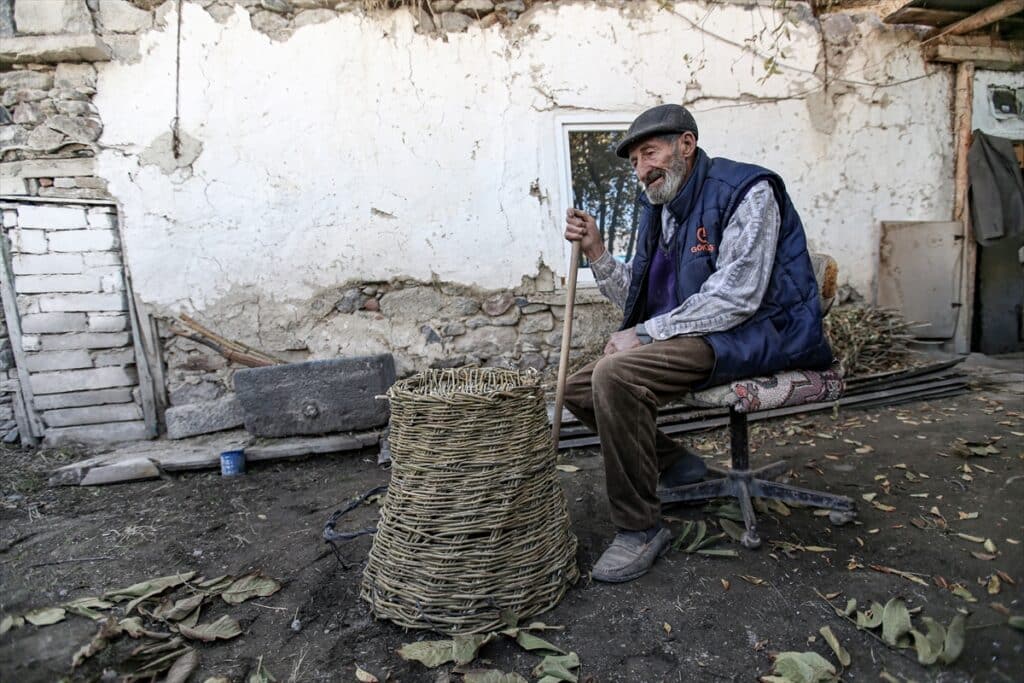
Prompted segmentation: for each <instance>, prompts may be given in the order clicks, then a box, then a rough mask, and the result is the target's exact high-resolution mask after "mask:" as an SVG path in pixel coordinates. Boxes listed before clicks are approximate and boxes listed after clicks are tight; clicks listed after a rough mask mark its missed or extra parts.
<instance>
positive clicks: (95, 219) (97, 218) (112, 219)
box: [87, 209, 117, 230]
mask: <svg viewBox="0 0 1024 683" xmlns="http://www.w3.org/2000/svg"><path fill="white" fill-rule="evenodd" d="M87 218H88V221H89V227H90V228H100V229H107V230H113V229H114V228H116V227H117V216H116V215H115V214H113V213H111V212H110V211H108V210H106V209H99V210H97V209H89V214H88V217H87Z"/></svg>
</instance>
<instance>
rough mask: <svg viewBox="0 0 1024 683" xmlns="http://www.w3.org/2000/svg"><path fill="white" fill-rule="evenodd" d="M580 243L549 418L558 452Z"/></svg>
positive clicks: (571, 277)
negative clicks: (553, 403)
mask: <svg viewBox="0 0 1024 683" xmlns="http://www.w3.org/2000/svg"><path fill="white" fill-rule="evenodd" d="M581 248H582V247H581V243H580V241H579V240H577V241H575V242H573V243H572V256H571V257H570V258H571V259H572V260H571V261H570V262H569V287H568V289H567V290H566V293H565V320H564V322H563V323H562V352H561V354H559V358H558V382H557V383H556V385H555V414H554V415H553V416H552V419H551V425H552V426H551V440H552V441H554V443H555V453H556V454H557V453H558V438H559V435H560V432H561V431H562V405H563V404H564V403H565V379H566V375H567V374H568V370H569V343H570V341H571V340H572V312H573V308H574V307H575V305H576V273H577V271H578V270H579V266H580V250H581Z"/></svg>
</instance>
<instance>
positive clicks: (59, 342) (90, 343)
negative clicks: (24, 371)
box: [41, 332, 131, 351]
mask: <svg viewBox="0 0 1024 683" xmlns="http://www.w3.org/2000/svg"><path fill="white" fill-rule="evenodd" d="M41 341H42V347H41V348H42V350H43V351H63V350H65V349H112V348H116V347H120V346H127V345H128V344H129V343H130V342H131V335H129V334H128V333H127V332H82V333H78V334H47V335H44V336H43V337H42V340H41Z"/></svg>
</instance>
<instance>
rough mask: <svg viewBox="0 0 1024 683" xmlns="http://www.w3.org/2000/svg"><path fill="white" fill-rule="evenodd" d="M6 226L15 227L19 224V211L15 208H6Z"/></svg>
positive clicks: (4, 213)
mask: <svg viewBox="0 0 1024 683" xmlns="http://www.w3.org/2000/svg"><path fill="white" fill-rule="evenodd" d="M3 215H4V227H5V228H13V227H15V226H16V225H18V212H17V211H15V210H14V209H4V211H3Z"/></svg>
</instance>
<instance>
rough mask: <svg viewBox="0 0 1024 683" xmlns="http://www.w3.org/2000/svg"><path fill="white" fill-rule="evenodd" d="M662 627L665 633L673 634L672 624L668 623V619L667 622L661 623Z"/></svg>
mask: <svg viewBox="0 0 1024 683" xmlns="http://www.w3.org/2000/svg"><path fill="white" fill-rule="evenodd" d="M661 629H662V630H663V631H664V632H665V633H668V634H671V633H672V624H670V623H668V622H667V621H666V622H664V623H662V625H661Z"/></svg>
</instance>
